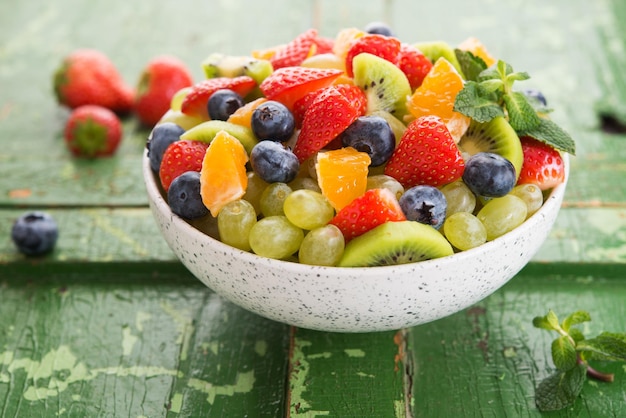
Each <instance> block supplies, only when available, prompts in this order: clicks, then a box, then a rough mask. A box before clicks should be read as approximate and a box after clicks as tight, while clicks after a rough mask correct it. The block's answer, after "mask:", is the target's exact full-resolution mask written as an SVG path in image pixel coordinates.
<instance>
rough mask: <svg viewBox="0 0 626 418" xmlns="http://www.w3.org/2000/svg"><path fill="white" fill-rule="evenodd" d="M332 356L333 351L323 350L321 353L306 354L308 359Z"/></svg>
mask: <svg viewBox="0 0 626 418" xmlns="http://www.w3.org/2000/svg"><path fill="white" fill-rule="evenodd" d="M332 356H333V353H330V352H328V351H325V352H322V353H315V354H309V355H308V356H306V358H308V359H309V360H316V359H318V358H331V357H332Z"/></svg>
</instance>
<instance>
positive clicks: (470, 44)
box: [458, 36, 496, 67]
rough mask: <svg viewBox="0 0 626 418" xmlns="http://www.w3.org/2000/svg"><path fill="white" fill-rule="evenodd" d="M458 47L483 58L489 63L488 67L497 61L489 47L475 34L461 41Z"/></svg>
mask: <svg viewBox="0 0 626 418" xmlns="http://www.w3.org/2000/svg"><path fill="white" fill-rule="evenodd" d="M458 48H459V49H460V50H462V51H469V52H471V53H472V54H474V55H475V56H477V57H480V58H482V60H483V61H485V64H487V67H491V66H492V65H493V64H495V63H496V59H495V58H494V57H493V56H492V55H491V54H490V53H489V51H487V47H485V45H483V43H482V42H480V40H478V38H474V37H473V36H470V37H469V38H467V39H466V40H464V41H463V42H461V43H460V44H459V46H458Z"/></svg>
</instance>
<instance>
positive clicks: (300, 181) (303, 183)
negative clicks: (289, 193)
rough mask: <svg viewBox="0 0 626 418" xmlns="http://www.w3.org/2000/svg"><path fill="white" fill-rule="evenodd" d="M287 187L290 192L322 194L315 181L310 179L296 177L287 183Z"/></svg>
mask: <svg viewBox="0 0 626 418" xmlns="http://www.w3.org/2000/svg"><path fill="white" fill-rule="evenodd" d="M287 185H288V186H289V187H291V189H292V190H300V189H308V190H314V191H316V192H320V193H321V192H322V189H320V186H319V185H318V184H317V181H316V180H313V179H312V178H311V177H296V178H295V179H293V180H292V181H291V182H290V183H287Z"/></svg>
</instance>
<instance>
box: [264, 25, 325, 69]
mask: <svg viewBox="0 0 626 418" xmlns="http://www.w3.org/2000/svg"><path fill="white" fill-rule="evenodd" d="M316 38H317V30H316V29H309V30H307V31H306V32H303V33H301V34H300V35H298V36H296V37H295V39H293V40H292V41H291V42H289V43H288V44H286V45H283V46H281V47H279V48H278V49H277V51H276V53H275V54H274V55H273V56H272V57H271V58H270V62H271V63H272V67H274V70H277V69H279V68H283V67H293V66H296V65H300V64H302V61H304V60H305V59H307V58H308V57H310V56H311V55H314V54H315V53H316V51H317V43H316Z"/></svg>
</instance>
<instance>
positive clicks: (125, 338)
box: [122, 326, 139, 356]
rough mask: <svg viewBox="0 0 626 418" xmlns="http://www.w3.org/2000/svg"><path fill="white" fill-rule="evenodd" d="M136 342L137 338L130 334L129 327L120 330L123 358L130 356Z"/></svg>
mask: <svg viewBox="0 0 626 418" xmlns="http://www.w3.org/2000/svg"><path fill="white" fill-rule="evenodd" d="M137 341H139V338H138V337H137V336H136V335H133V334H132V331H131V329H130V327H129V326H125V327H124V328H122V354H123V355H124V356H130V354H131V353H132V352H133V347H134V346H135V344H137Z"/></svg>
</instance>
